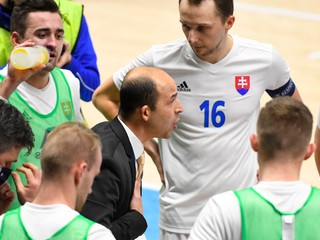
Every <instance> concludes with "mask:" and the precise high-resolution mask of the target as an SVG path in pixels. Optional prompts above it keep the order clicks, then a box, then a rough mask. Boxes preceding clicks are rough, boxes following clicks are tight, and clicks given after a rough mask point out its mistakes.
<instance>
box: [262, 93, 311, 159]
mask: <svg viewBox="0 0 320 240" xmlns="http://www.w3.org/2000/svg"><path fill="white" fill-rule="evenodd" d="M312 122H313V119H312V114H311V112H310V110H309V109H308V108H307V107H306V106H305V105H304V104H303V103H302V102H300V101H298V100H295V99H293V98H291V97H278V98H275V99H273V100H271V101H269V102H268V103H267V104H266V105H265V107H263V108H262V109H261V111H260V115H259V118H258V123H257V133H258V138H259V143H260V149H259V154H260V156H261V157H263V158H264V159H272V158H273V157H274V156H275V155H276V154H277V153H280V152H283V153H285V154H288V155H289V156H291V157H294V158H295V157H298V156H300V155H301V153H303V152H304V151H305V149H306V147H307V146H308V144H309V142H310V139H311V134H312Z"/></svg>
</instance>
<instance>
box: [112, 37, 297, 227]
mask: <svg viewBox="0 0 320 240" xmlns="http://www.w3.org/2000/svg"><path fill="white" fill-rule="evenodd" d="M143 65H145V66H153V67H157V68H161V69H163V70H164V71H166V72H167V73H168V74H169V75H170V76H171V77H172V78H173V79H174V80H175V82H176V85H177V89H178V92H179V95H178V98H179V100H180V102H181V104H182V106H183V109H184V112H183V113H181V114H180V122H179V123H178V127H177V129H176V130H175V131H174V132H173V134H172V137H171V138H170V139H159V145H160V154H161V158H162V163H163V170H164V175H165V186H163V187H162V189H161V193H160V211H161V215H160V227H161V228H162V229H164V230H167V231H173V232H178V233H179V232H180V233H189V231H190V229H191V227H192V226H193V224H194V221H195V219H196V217H197V215H198V214H199V213H200V211H201V209H202V207H203V206H204V204H205V203H206V202H207V201H208V199H209V198H210V197H211V196H213V195H215V194H217V193H220V192H224V191H228V190H235V189H242V188H246V187H249V186H252V185H253V184H254V183H255V182H256V173H257V165H258V164H257V158H256V154H255V152H254V151H253V150H252V149H251V145H250V134H252V133H254V132H255V126H256V120H257V116H258V113H259V110H260V98H261V96H262V94H263V93H264V92H265V91H266V90H276V89H279V88H280V89H281V87H282V86H285V85H286V84H287V83H288V81H289V80H290V75H289V68H288V66H287V64H286V63H285V62H284V60H283V59H282V58H281V56H280V55H279V53H278V52H277V51H276V50H275V49H274V48H273V47H272V46H271V45H268V44H261V43H258V42H256V41H252V40H247V39H243V38H239V37H237V36H233V47H232V49H231V51H230V52H229V53H228V55H227V56H226V57H225V58H224V59H222V60H221V61H220V62H218V63H216V64H211V63H208V62H205V61H202V60H200V59H199V58H198V57H197V56H196V55H195V54H194V52H193V51H192V49H191V47H190V45H189V44H188V42H187V41H186V40H178V41H174V42H171V43H169V44H166V45H155V46H153V47H152V48H151V49H149V50H148V51H146V52H144V53H143V54H141V55H140V56H138V57H137V58H136V59H135V60H134V61H133V62H132V63H131V64H129V65H127V66H126V67H124V68H122V69H120V70H119V71H118V72H116V73H115V74H114V75H113V79H114V83H115V85H116V86H117V87H118V88H120V86H121V83H122V81H123V78H124V76H125V74H126V73H127V72H128V71H129V70H130V69H131V68H133V67H136V66H143ZM293 87H294V86H293ZM287 90H288V89H287V88H286V89H285V90H284V91H285V92H287ZM271 92H272V91H271ZM279 94H280V95H281V94H282V93H279Z"/></svg>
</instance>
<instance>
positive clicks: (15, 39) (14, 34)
mask: <svg viewBox="0 0 320 240" xmlns="http://www.w3.org/2000/svg"><path fill="white" fill-rule="evenodd" d="M10 38H11V42H12V44H13V45H14V46H16V45H18V44H20V43H21V37H20V35H19V33H17V32H15V31H14V32H12V33H11V36H10Z"/></svg>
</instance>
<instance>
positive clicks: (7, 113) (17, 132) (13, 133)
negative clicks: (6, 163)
mask: <svg viewBox="0 0 320 240" xmlns="http://www.w3.org/2000/svg"><path fill="white" fill-rule="evenodd" d="M33 142H34V135H33V132H32V130H31V127H30V125H29V123H28V122H27V121H26V120H25V119H24V117H23V115H22V113H20V112H19V111H18V109H16V108H15V107H14V106H12V105H10V104H8V103H6V102H4V101H2V100H0V154H2V153H4V152H6V151H8V150H10V149H11V148H12V147H14V146H19V147H22V148H27V149H28V152H27V154H30V152H31V150H32V148H33V146H34V143H33Z"/></svg>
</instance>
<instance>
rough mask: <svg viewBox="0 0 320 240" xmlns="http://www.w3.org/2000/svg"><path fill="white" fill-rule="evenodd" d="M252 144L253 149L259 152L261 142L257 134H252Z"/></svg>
mask: <svg viewBox="0 0 320 240" xmlns="http://www.w3.org/2000/svg"><path fill="white" fill-rule="evenodd" d="M250 143H251V147H252V149H253V150H254V151H255V152H257V151H258V148H259V141H258V137H257V135H255V134H251V135H250Z"/></svg>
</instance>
